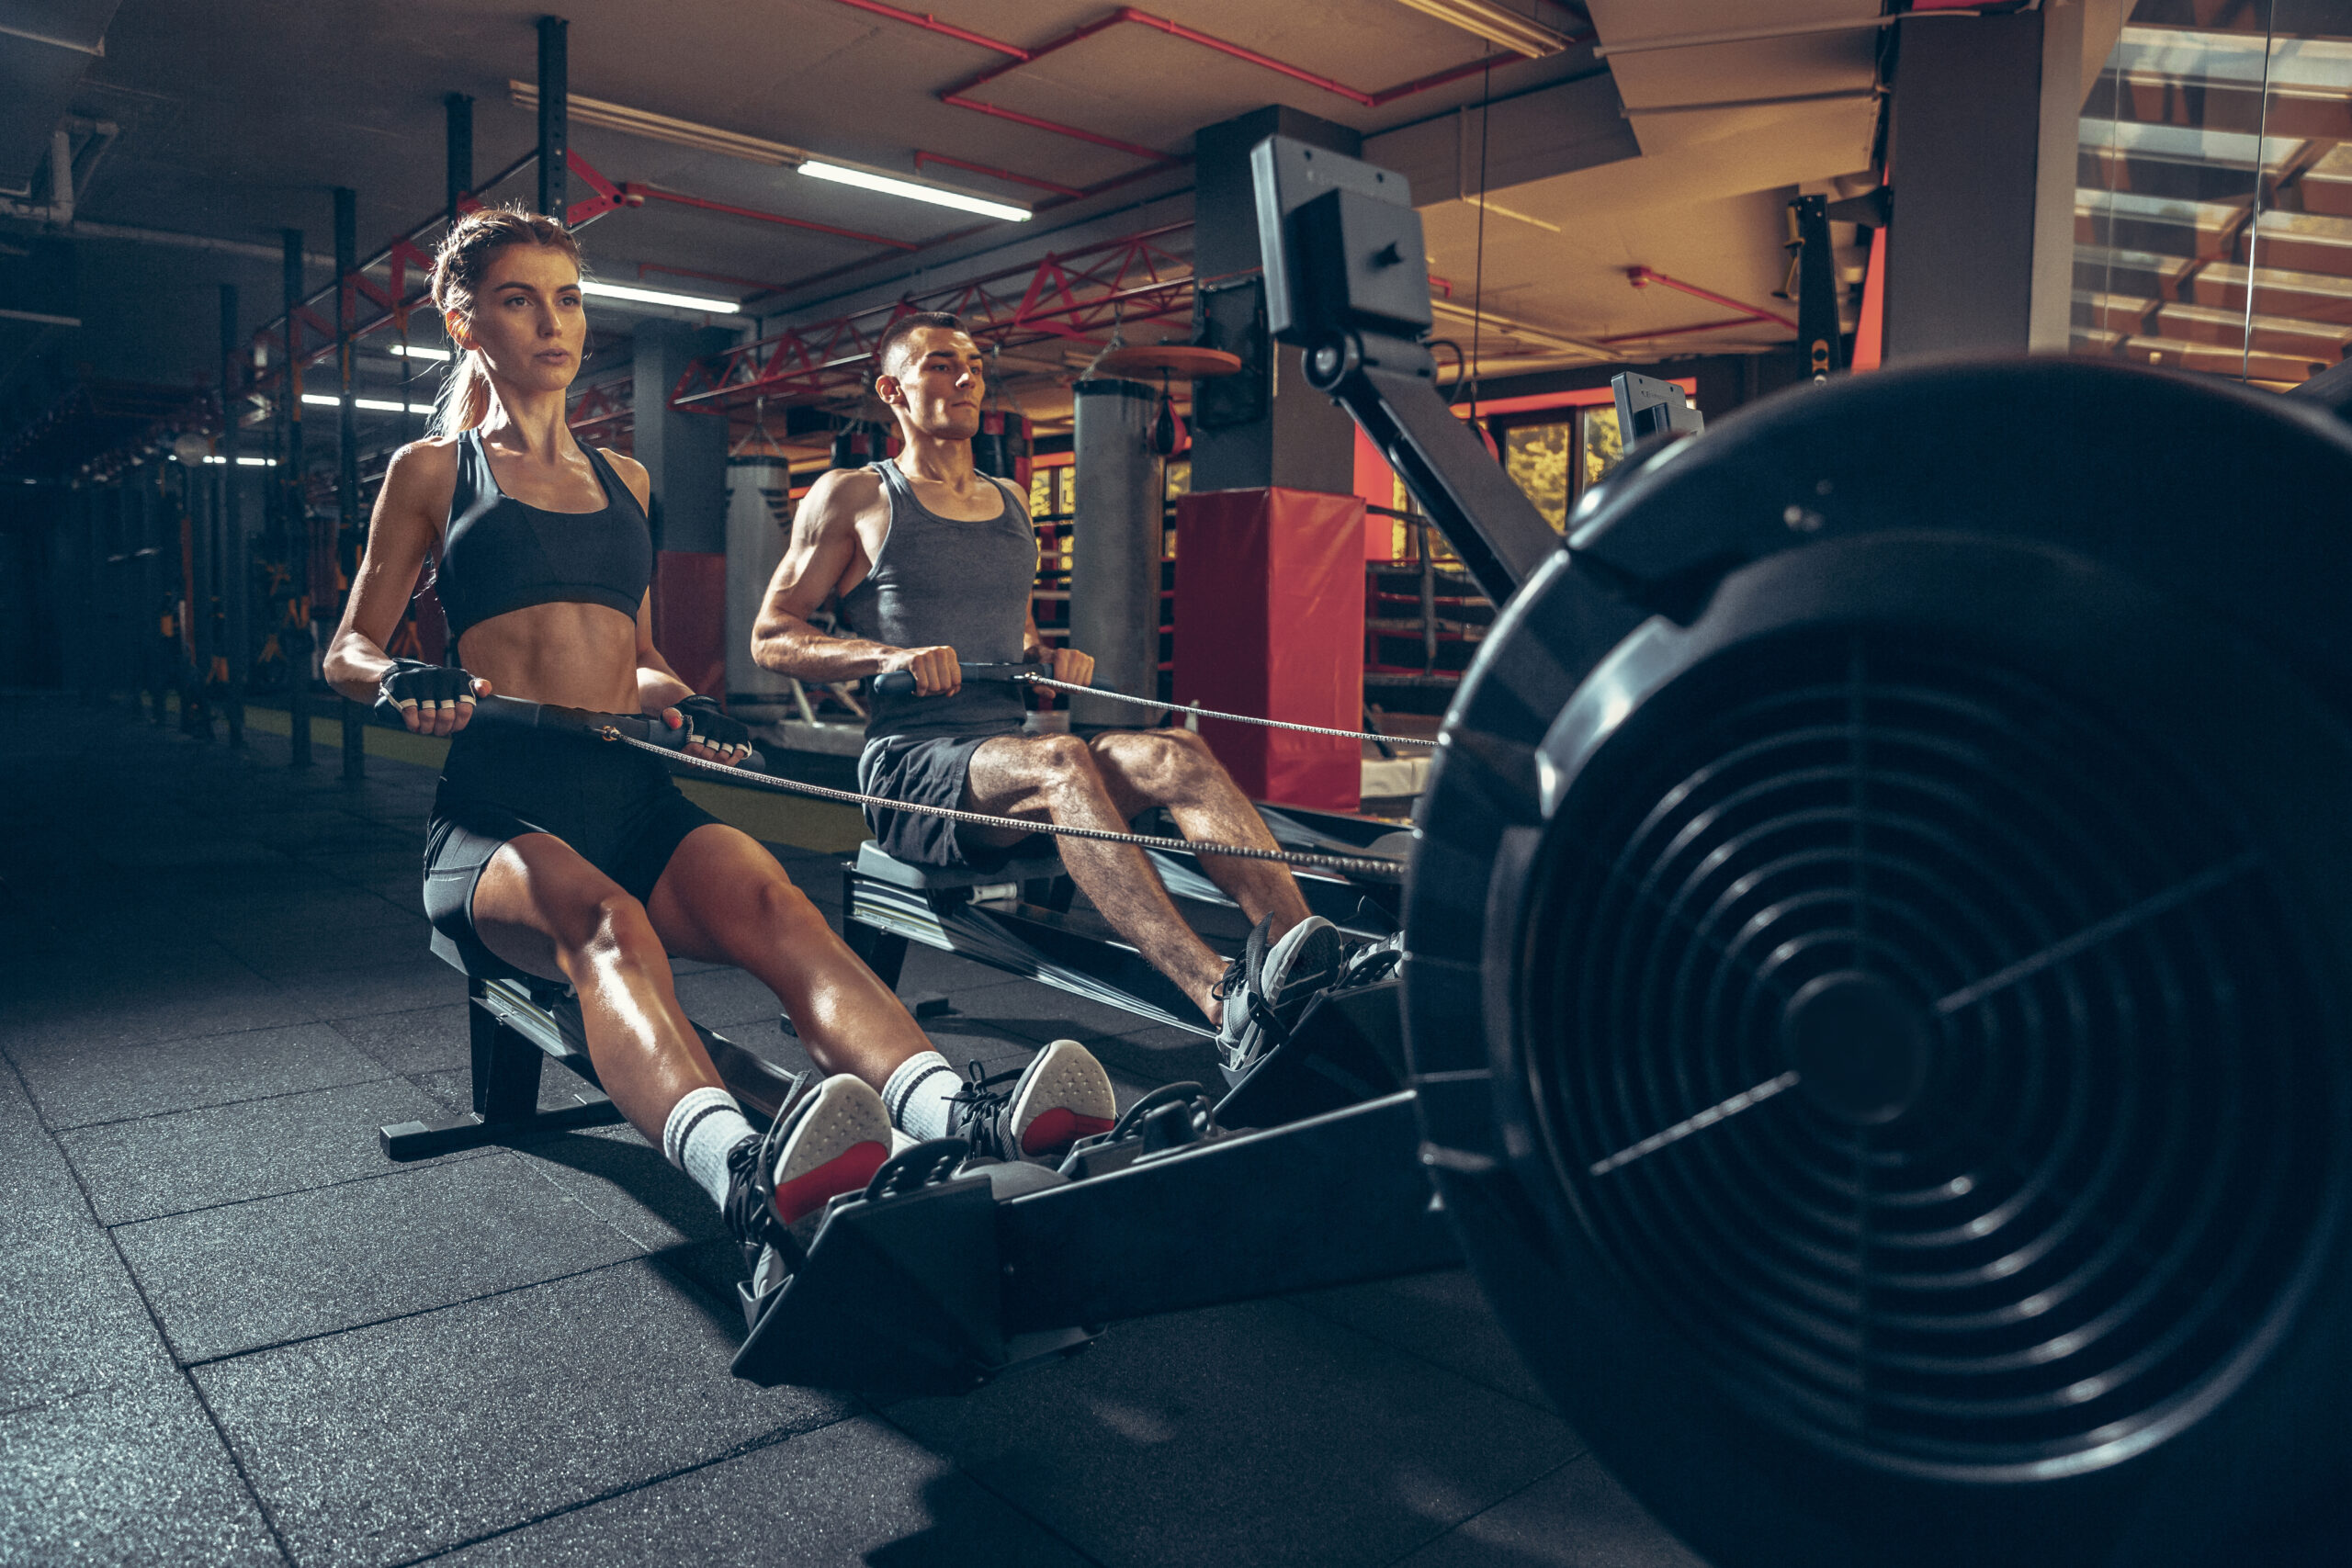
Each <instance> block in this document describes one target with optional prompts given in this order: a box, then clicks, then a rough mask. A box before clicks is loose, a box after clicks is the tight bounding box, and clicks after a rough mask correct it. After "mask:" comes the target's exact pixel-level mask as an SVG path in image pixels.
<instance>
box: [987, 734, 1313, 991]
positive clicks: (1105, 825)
mask: <svg viewBox="0 0 2352 1568" xmlns="http://www.w3.org/2000/svg"><path fill="white" fill-rule="evenodd" d="M964 807H965V809H967V810H970V811H983V812H987V813H989V815H991V816H997V817H1023V818H1030V819H1031V820H1037V821H1049V822H1052V823H1054V824H1055V825H1056V826H1057V827H1069V828H1099V829H1108V830H1110V831H1112V832H1114V833H1123V832H1125V831H1126V830H1127V816H1126V813H1125V812H1123V811H1122V810H1121V809H1120V806H1119V802H1118V800H1117V799H1116V798H1114V795H1113V794H1112V792H1111V787H1110V785H1109V784H1107V783H1106V782H1105V781H1104V779H1103V771H1102V769H1101V767H1100V766H1099V765H1098V763H1097V762H1096V761H1095V753H1094V750H1093V749H1092V748H1091V747H1090V746H1088V744H1087V743H1086V742H1085V741H1084V740H1081V739H1079V738H1078V737H1077V736H1074V735H999V736H994V737H992V738H990V739H988V740H986V741H983V742H982V743H981V744H980V746H979V748H978V750H975V751H974V752H973V753H972V761H971V769H970V772H969V773H967V775H966V779H965V784H964ZM969 830H970V829H967V831H969ZM1258 830H1259V832H1260V833H1261V834H1262V833H1263V832H1264V831H1265V828H1264V825H1263V824H1262V823H1261V824H1260V825H1259V829H1258ZM1268 842H1269V847H1270V848H1271V847H1272V841H1271V840H1269V841H1268ZM1057 847H1058V848H1059V849H1060V851H1061V855H1062V864H1063V866H1064V867H1065V868H1067V869H1068V870H1069V874H1070V880H1071V881H1073V882H1075V883H1077V884H1078V886H1079V890H1080V892H1082V893H1084V894H1085V895H1086V897H1088V898H1089V899H1090V900H1091V902H1092V903H1093V905H1094V907H1095V908H1097V909H1099V910H1101V911H1102V914H1103V919H1106V920H1108V921H1109V922H1110V923H1111V926H1112V929H1113V930H1114V931H1117V932H1118V933H1119V934H1120V935H1121V936H1124V937H1125V938H1126V939H1127V940H1128V941H1129V942H1134V943H1135V944H1136V952H1138V953H1142V954H1143V956H1144V958H1145V960H1146V961H1147V962H1148V963H1149V964H1151V966H1152V967H1153V968H1155V969H1157V970H1159V972H1160V973H1161V974H1163V975H1165V976H1168V977H1169V978H1170V980H1173V981H1174V982H1176V985H1177V987H1178V988H1179V989H1181V990H1182V991H1183V993H1184V994H1185V995H1186V996H1188V997H1191V998H1193V1000H1194V1001H1195V1002H1197V1003H1198V1004H1199V1005H1200V1009H1201V1011H1202V1013H1203V1015H1204V1016H1205V1017H1206V1018H1207V1019H1208V1021H1210V1022H1212V1023H1215V1022H1216V1021H1217V1019H1218V1016H1219V1013H1220V1011H1221V1009H1220V1005H1219V1001H1218V998H1217V995H1216V988H1217V986H1218V984H1219V983H1220V982H1221V981H1222V980H1223V979H1224V977H1225V960H1224V959H1222V958H1219V957H1218V956H1217V955H1216V953H1213V952H1212V951H1210V949H1209V945H1208V944H1207V943H1206V942H1203V941H1202V940H1201V939H1200V936H1199V934H1198V933H1197V932H1195V931H1193V928H1192V927H1191V926H1190V925H1188V924H1186V923H1185V921H1184V917H1183V916H1182V915H1180V914H1178V913H1177V912H1176V904H1175V900H1173V899H1171V898H1170V897H1169V896H1168V889H1167V888H1166V887H1165V886H1161V884H1160V880H1159V876H1158V874H1155V873H1154V872H1153V871H1152V869H1151V862H1150V861H1149V860H1148V859H1146V858H1145V856H1144V852H1143V851H1142V850H1140V849H1138V848H1136V846H1135V845H1133V844H1107V843H1103V842H1100V841H1098V840H1089V839H1061V840H1057ZM1299 912H1300V913H1301V914H1302V915H1303V914H1305V913H1306V908H1305V906H1304V905H1303V904H1302V905H1301V906H1300V908H1299ZM1253 918H1255V917H1254V914H1253Z"/></svg>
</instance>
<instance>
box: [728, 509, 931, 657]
mask: <svg viewBox="0 0 2352 1568" xmlns="http://www.w3.org/2000/svg"><path fill="white" fill-rule="evenodd" d="M880 490H881V480H880V479H878V478H877V477H876V476H875V475H874V474H872V473H870V472H867V471H865V470H863V469H856V468H836V469H834V470H833V471H832V472H831V473H828V474H825V475H822V476H821V477H820V478H819V479H818V480H817V482H816V483H815V484H813V485H811V486H810V487H809V493H808V494H807V495H806V496H805V497H803V498H802V499H801V502H800V508H799V510H798V511H797V512H795V513H793V514H792V537H791V539H790V540H789V541H787V542H786V545H785V548H784V558H783V559H782V560H780V561H778V562H777V563H776V568H775V576H774V577H773V578H771V579H769V581H768V594H767V601H766V603H765V604H762V605H761V606H760V618H759V621H758V622H757V623H756V624H755V625H754V626H752V660H753V661H754V662H755V663H757V664H758V665H759V666H760V667H761V668H762V669H765V670H773V671H776V672H777V673H778V674H780V675H789V676H791V677H793V678H794V679H795V680H798V681H820V682H822V681H854V680H857V679H859V678H860V677H863V676H866V675H879V674H882V673H884V672H885V671H892V670H904V671H908V672H909V673H910V674H912V675H913V676H914V678H915V691H916V692H917V694H920V695H922V696H927V697H928V696H937V695H941V694H954V693H955V692H956V691H958V690H960V689H961V688H962V686H963V675H962V672H961V671H959V670H958V669H957V667H956V650H955V649H952V648H892V647H890V646H889V645H888V644H887V643H879V642H869V641H867V640H866V639H865V638H863V637H833V636H831V635H829V634H827V633H825V632H821V631H820V630H818V629H817V628H816V627H815V626H812V625H810V624H809V616H811V615H815V614H816V613H817V612H818V610H819V609H820V608H821V607H823V605H824V603H825V601H826V600H828V599H831V598H832V597H833V596H834V595H835V594H837V593H846V592H849V590H851V589H852V588H854V587H856V586H857V583H858V581H859V580H860V577H861V575H862V574H861V572H860V570H859V569H860V567H861V565H862V563H863V562H864V558H865V552H864V551H863V550H861V549H860V548H859V545H858V536H857V519H858V513H860V511H861V510H865V509H866V508H870V507H872V506H874V505H876V503H878V502H880V493H879V492H880Z"/></svg>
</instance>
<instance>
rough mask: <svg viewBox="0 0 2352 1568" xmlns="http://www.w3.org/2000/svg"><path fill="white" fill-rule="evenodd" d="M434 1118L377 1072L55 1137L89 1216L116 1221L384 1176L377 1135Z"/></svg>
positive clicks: (421, 1101) (402, 1086)
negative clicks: (358, 1079) (360, 1079)
mask: <svg viewBox="0 0 2352 1568" xmlns="http://www.w3.org/2000/svg"><path fill="white" fill-rule="evenodd" d="M355 1055H356V1053H355ZM362 1059H363V1060H365V1058H362ZM369 1066H371V1067H374V1066H375V1065H374V1064H373V1063H370V1064H369ZM375 1071H376V1072H377V1073H378V1074H379V1075H380V1074H381V1073H382V1071H383V1069H382V1068H380V1067H375ZM440 1115H441V1108H440V1107H439V1106H437V1105H435V1103H434V1102H433V1101H432V1100H429V1099H427V1098H426V1097H425V1096H424V1095H422V1094H420V1093H418V1092H417V1090H416V1089H414V1088H413V1087H412V1086H411V1085H409V1084H407V1083H404V1082H402V1081H401V1080H400V1079H398V1078H390V1077H381V1076H379V1077H377V1078H376V1079H375V1080H374V1081H372V1082H368V1083H357V1084H343V1085H338V1086H337V1087H335V1088H333V1089H311V1090H308V1091H305V1092H303V1093H300V1094H289V1095H283V1096H280V1097H278V1098H276V1099H272V1100H246V1101H243V1102H242V1103H239V1104H235V1105H218V1106H210V1107H208V1108H206V1109H204V1110H200V1111H184V1112H182V1113H180V1114H178V1115H174V1116H153V1117H147V1118H145V1119H143V1120H141V1121H136V1122H107V1123H105V1124H103V1125H100V1126H96V1127H83V1128H77V1129H75V1130H74V1131H73V1132H70V1133H65V1134H60V1136H59V1139H58V1141H59V1143H60V1144H61V1145H62V1146H63V1148H64V1150H65V1152H66V1154H67V1156H69V1157H71V1158H72V1160H73V1161H74V1168H75V1169H76V1170H78V1171H80V1172H81V1175H82V1179H83V1181H84V1183H85V1185H86V1186H87V1187H88V1189H89V1193H90V1201H91V1202H92V1204H94V1205H95V1206H96V1209H97V1212H98V1217H99V1218H100V1219H101V1220H103V1221H105V1222H106V1223H107V1224H129V1223H131V1222H133V1221H138V1220H148V1219H153V1218H155V1217H156V1216H158V1215H162V1214H176V1213H186V1212H187V1211H189V1210H193V1209H209V1208H211V1207H213V1206H215V1205H217V1204H220V1203H238V1202H243V1201H248V1200H251V1199H254V1198H267V1197H272V1196H275V1195H277V1194H279V1193H288V1192H300V1191H302V1190H306V1189H309V1188H313V1187H325V1186H328V1185H331V1184H333V1183H335V1182H340V1181H356V1180H361V1179H368V1178H371V1177H378V1176H382V1175H385V1174H387V1173H388V1172H390V1171H392V1170H394V1169H397V1168H399V1167H395V1166H393V1165H392V1164H391V1163H390V1161H388V1160H386V1159H385V1157H384V1156H383V1153H382V1152H381V1151H380V1150H379V1148H378V1147H377V1146H376V1132H377V1129H379V1128H380V1127H388V1126H391V1125H393V1124H395V1123H397V1122H416V1121H425V1120H436V1121H437V1120H439V1119H440ZM447 1157H458V1156H445V1158H447ZM434 1163H441V1162H438V1161H436V1162H434ZM411 1168H413V1167H411Z"/></svg>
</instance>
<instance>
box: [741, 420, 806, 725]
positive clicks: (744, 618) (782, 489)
mask: <svg viewBox="0 0 2352 1568" xmlns="http://www.w3.org/2000/svg"><path fill="white" fill-rule="evenodd" d="M791 494H792V469H791V468H790V466H789V465H787V464H786V462H785V460H784V459H783V458H782V457H773V456H768V455H765V454H763V455H761V456H759V457H730V458H729V459H728V460H727V710H728V712H729V713H731V714H733V715H734V716H736V717H738V718H742V719H752V720H759V719H775V718H785V717H789V716H797V711H798V710H797V709H795V710H793V713H792V714H786V713H785V712H783V711H781V710H782V709H784V708H786V707H788V706H789V705H790V704H791V702H792V695H791V694H792V682H791V681H790V680H789V679H788V678H787V677H786V676H783V675H779V674H777V673H776V672H775V671H773V670H763V669H762V668H760V666H759V665H757V664H755V663H753V662H752V626H753V625H754V624H755V623H756V622H757V621H758V620H759V618H760V606H761V605H762V604H764V603H765V602H766V600H767V594H768V580H769V579H770V578H772V577H774V576H775V567H776V562H778V561H780V560H782V559H783V558H784V542H785V536H786V530H787V529H788V528H789V527H790V525H791V521H792V502H791V499H790V498H791Z"/></svg>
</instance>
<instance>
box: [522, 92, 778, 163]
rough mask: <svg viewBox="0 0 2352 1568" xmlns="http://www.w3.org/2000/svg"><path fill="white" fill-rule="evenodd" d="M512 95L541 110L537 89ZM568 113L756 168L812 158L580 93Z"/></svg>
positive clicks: (576, 119)
mask: <svg viewBox="0 0 2352 1568" xmlns="http://www.w3.org/2000/svg"><path fill="white" fill-rule="evenodd" d="M506 90H507V91H508V92H509V93H511V94H513V95H514V97H515V107H517V108H526V109H536V108H537V107H539V87H538V84H537V83H536V82H516V81H513V80H511V79H510V80H509V81H508V82H507V84H506ZM564 113H565V114H567V115H568V116H570V117H571V121H572V123H573V124H575V125H595V126H602V127H603V128H605V130H623V131H627V132H628V133H629V134H630V135H632V136H642V137H644V138H646V139H647V140H648V141H667V142H669V143H671V144H672V145H673V146H676V147H692V148H694V149H695V151H696V152H718V153H723V154H724V155H726V156H727V157H729V158H741V159H744V160H746V161H748V162H751V163H753V164H797V163H798V162H800V160H802V159H803V158H806V157H807V156H809V154H808V153H807V152H803V151H802V150H801V149H799V148H797V147H795V146H792V145H791V144H789V143H787V142H783V141H768V140H767V139H766V138H765V137H762V136H746V135H744V134H743V133H742V132H741V131H739V130H720V129H719V128H718V127H717V126H715V125H700V124H697V123H696V122H695V121H694V120H690V119H674V118H672V117H670V116H669V115H666V114H655V113H653V112H652V111H651V110H650V109H633V108H631V107H628V105H627V104H608V103H606V102H605V100H604V99H602V98H583V97H582V96H580V95H579V94H577V93H571V94H568V95H566V96H565V98H564Z"/></svg>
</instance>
